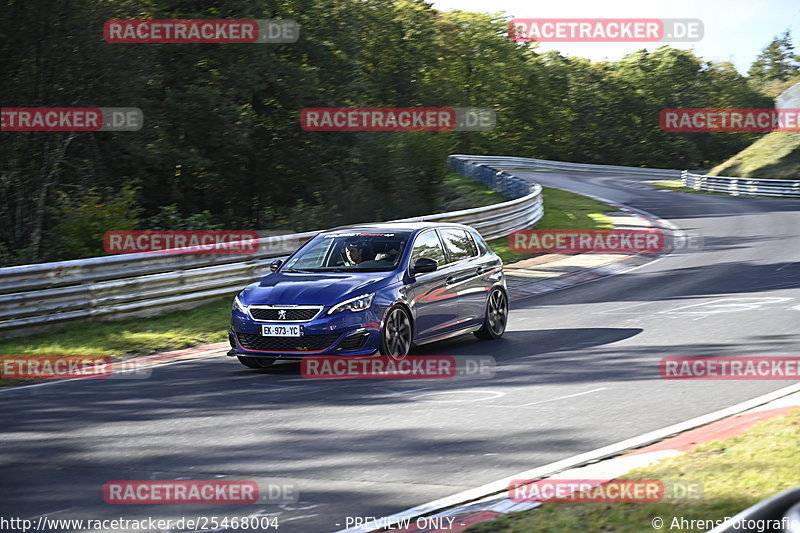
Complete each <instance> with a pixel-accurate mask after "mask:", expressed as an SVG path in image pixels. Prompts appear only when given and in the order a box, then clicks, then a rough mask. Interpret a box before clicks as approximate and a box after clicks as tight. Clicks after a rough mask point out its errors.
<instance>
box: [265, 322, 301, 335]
mask: <svg viewBox="0 0 800 533" xmlns="http://www.w3.org/2000/svg"><path fill="white" fill-rule="evenodd" d="M261 335H262V336H264V337H301V336H302V335H303V326H300V325H297V324H286V325H284V324H281V325H273V324H269V325H266V324H262V325H261Z"/></svg>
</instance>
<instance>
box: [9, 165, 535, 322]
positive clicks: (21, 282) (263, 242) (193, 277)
mask: <svg viewBox="0 0 800 533" xmlns="http://www.w3.org/2000/svg"><path fill="white" fill-rule="evenodd" d="M449 165H450V168H453V169H454V170H456V171H458V172H461V173H462V174H464V175H466V176H470V177H473V178H474V179H476V180H478V181H480V182H481V183H485V184H486V185H488V186H490V187H492V188H494V189H496V190H498V191H499V192H501V193H502V194H503V195H505V196H506V197H508V198H511V200H509V201H508V202H503V203H500V204H496V205H490V206H486V207H478V208H475V209H464V210H462V211H454V212H450V213H441V214H435V215H426V216H421V217H412V218H407V219H403V221H436V222H458V223H462V224H467V225H470V226H473V227H474V228H476V229H477V230H478V231H480V232H481V234H482V235H483V236H484V237H486V238H487V239H492V238H497V237H502V236H505V235H508V234H509V233H511V232H512V231H514V230H517V229H522V228H527V227H529V226H531V225H532V224H533V223H535V222H536V221H538V220H539V219H540V218H541V217H542V215H543V207H542V195H541V192H542V188H541V187H540V186H539V185H536V184H534V185H531V184H530V183H526V182H525V181H523V180H521V179H520V178H517V177H515V176H512V175H511V174H509V173H507V172H502V171H500V172H499V171H497V170H492V169H490V168H489V167H488V166H485V165H478V164H473V163H470V162H466V161H457V160H455V159H453V158H451V159H450V161H449ZM454 165H455V166H454ZM456 166H457V168H456ZM316 233H317V232H316V231H311V232H305V233H295V234H290V235H279V236H272V237H265V238H262V239H259V250H258V251H257V252H256V253H252V254H246V255H221V254H153V253H139V254H124V255H111V256H107V257H94V258H91V259H78V260H73V261H59V262H54V263H41V264H36V265H25V266H16V267H7V268H0V337H13V336H18V335H24V334H30V333H33V332H36V331H39V330H43V329H47V328H50V327H52V326H56V325H60V324H63V323H66V322H70V321H75V320H87V319H108V318H120V317H132V316H148V315H154V314H158V313H162V312H164V311H168V310H176V309H187V308H191V307H194V306H196V305H197V304H199V303H202V302H204V301H208V300H211V299H214V298H217V297H220V296H225V295H232V294H233V293H234V292H235V291H236V290H237V289H239V288H241V287H243V286H244V285H246V284H247V283H249V282H251V281H254V280H257V279H259V278H261V277H263V276H264V275H266V274H267V273H268V272H269V263H271V262H272V261H273V260H274V259H275V258H277V257H283V256H286V255H287V254H289V253H291V252H292V251H293V250H294V249H296V248H297V247H298V246H299V245H300V244H302V243H303V242H305V241H306V240H308V239H309V238H311V237H313V236H314V235H315V234H316Z"/></svg>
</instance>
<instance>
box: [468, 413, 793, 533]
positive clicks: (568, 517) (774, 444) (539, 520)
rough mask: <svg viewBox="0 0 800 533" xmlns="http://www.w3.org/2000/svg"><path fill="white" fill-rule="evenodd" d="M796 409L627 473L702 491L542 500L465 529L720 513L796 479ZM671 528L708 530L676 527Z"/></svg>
mask: <svg viewBox="0 0 800 533" xmlns="http://www.w3.org/2000/svg"><path fill="white" fill-rule="evenodd" d="M798 457H800V409H797V410H794V411H792V412H791V413H790V414H789V415H788V416H786V417H780V418H777V419H774V420H768V421H766V422H763V423H761V424H758V425H756V426H753V428H751V429H750V430H749V431H747V432H746V433H744V434H743V435H739V436H736V437H731V438H728V439H725V440H722V441H716V442H710V443H708V444H705V445H703V446H699V447H697V448H695V449H694V450H691V451H690V452H688V453H686V454H684V455H681V456H678V457H674V458H670V459H665V460H662V461H660V462H658V463H656V464H654V465H651V466H649V467H645V468H640V469H638V470H635V471H632V472H630V473H629V474H627V475H626V476H624V477H625V478H626V479H663V480H676V479H681V480H685V481H689V482H700V483H701V484H702V487H703V497H702V498H700V499H695V500H686V501H682V502H676V501H670V502H663V503H652V504H596V503H582V504H563V503H562V504H545V505H542V506H541V507H538V508H536V509H532V510H530V511H524V512H521V513H513V514H509V515H507V516H505V517H502V518H499V519H497V520H494V521H491V522H486V523H483V524H479V525H476V526H473V527H471V528H469V529H467V530H466V532H467V533H521V532H526V533H545V532H547V533H549V532H559V533H560V532H562V531H608V532H615V533H641V532H642V531H655V529H653V527H652V525H651V524H652V521H653V519H654V518H655V517H660V518H661V519H663V521H664V522H663V523H664V526H663V530H665V531H669V530H670V526H671V525H673V524H675V522H673V520H675V519H676V518H677V520H680V519H681V518H684V519H686V520H696V521H699V520H721V519H723V518H724V517H729V516H734V515H735V514H737V513H739V512H740V511H742V510H744V509H746V508H747V507H750V506H751V505H753V504H755V503H757V502H759V501H761V500H763V499H766V498H769V497H771V496H774V495H775V494H777V493H779V492H782V491H784V490H788V489H791V488H794V487H796V486H798V485H800V474H798V470H797V458H798ZM671 530H672V531H682V532H688V531H706V529H705V528H702V529H693V528H685V527H673V528H672V529H671Z"/></svg>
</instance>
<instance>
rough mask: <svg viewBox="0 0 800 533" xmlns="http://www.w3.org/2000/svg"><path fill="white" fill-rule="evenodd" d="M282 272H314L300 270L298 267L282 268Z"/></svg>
mask: <svg viewBox="0 0 800 533" xmlns="http://www.w3.org/2000/svg"><path fill="white" fill-rule="evenodd" d="M281 272H299V273H301V274H313V272H312V271H311V270H300V269H297V268H285V269H283V270H281Z"/></svg>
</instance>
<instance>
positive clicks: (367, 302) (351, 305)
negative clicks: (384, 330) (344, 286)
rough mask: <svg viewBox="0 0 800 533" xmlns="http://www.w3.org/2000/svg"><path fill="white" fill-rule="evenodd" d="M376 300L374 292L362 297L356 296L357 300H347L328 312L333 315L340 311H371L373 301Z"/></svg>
mask: <svg viewBox="0 0 800 533" xmlns="http://www.w3.org/2000/svg"><path fill="white" fill-rule="evenodd" d="M374 299H375V293H374V292H373V293H370V294H362V295H361V296H356V297H355V298H350V299H349V300H345V301H343V302H341V303H338V304H336V305H334V306H333V307H331V310H330V311H328V314H329V315H332V314H334V313H338V312H340V311H353V312H355V311H363V310H365V309H369V306H371V305H372V300H374Z"/></svg>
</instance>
